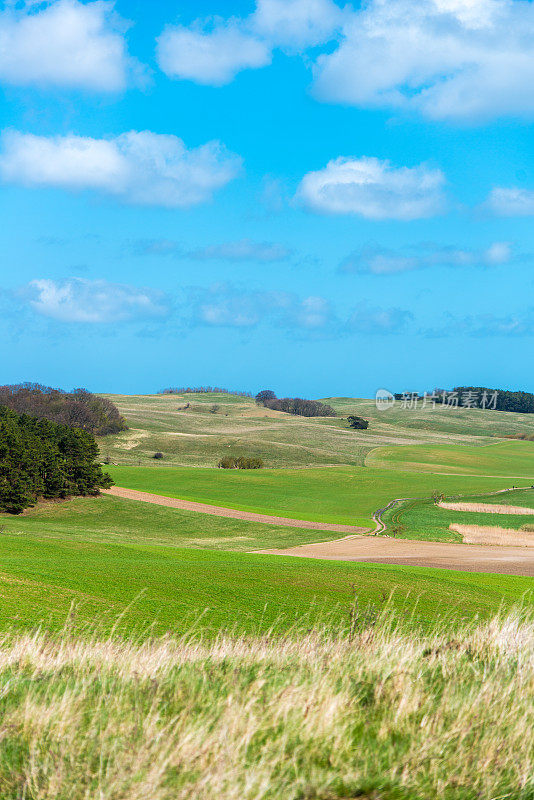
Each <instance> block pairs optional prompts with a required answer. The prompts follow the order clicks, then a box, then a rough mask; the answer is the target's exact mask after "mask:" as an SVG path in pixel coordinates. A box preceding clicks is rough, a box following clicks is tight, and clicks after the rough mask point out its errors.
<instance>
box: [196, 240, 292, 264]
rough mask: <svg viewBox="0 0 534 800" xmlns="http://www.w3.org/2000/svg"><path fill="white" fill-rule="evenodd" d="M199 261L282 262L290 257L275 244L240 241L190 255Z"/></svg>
mask: <svg viewBox="0 0 534 800" xmlns="http://www.w3.org/2000/svg"><path fill="white" fill-rule="evenodd" d="M190 255H192V256H193V257H194V258H198V259H200V260H208V259H220V260H221V261H263V262H271V261H283V260H284V259H286V258H288V257H289V256H290V255H291V251H290V250H288V248H287V247H284V245H282V244H278V243H277V242H254V241H252V240H251V239H241V240H240V241H237V242H223V243H222V244H212V245H209V246H208V247H203V248H202V249H200V250H194V251H192V252H191V254H190Z"/></svg>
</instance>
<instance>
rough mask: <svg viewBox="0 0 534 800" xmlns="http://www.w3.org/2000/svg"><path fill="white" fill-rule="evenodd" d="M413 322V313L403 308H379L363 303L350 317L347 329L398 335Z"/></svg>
mask: <svg viewBox="0 0 534 800" xmlns="http://www.w3.org/2000/svg"><path fill="white" fill-rule="evenodd" d="M412 320H413V314H412V313H411V311H407V310H405V309H402V308H396V307H392V308H377V307H375V306H371V305H369V304H368V303H367V302H362V303H360V304H359V305H357V306H356V307H355V308H354V309H353V311H352V313H351V314H350V316H349V319H348V321H347V327H348V328H349V329H350V330H351V331H357V332H358V333H396V332H399V331H402V330H404V329H405V328H406V327H407V325H408V323H409V322H411V321H412Z"/></svg>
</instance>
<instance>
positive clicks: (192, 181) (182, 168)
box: [0, 131, 241, 208]
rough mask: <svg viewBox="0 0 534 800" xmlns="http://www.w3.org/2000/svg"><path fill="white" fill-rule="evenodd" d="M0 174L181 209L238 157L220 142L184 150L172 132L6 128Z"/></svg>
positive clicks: (227, 177)
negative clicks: (48, 132)
mask: <svg viewBox="0 0 534 800" xmlns="http://www.w3.org/2000/svg"><path fill="white" fill-rule="evenodd" d="M1 144H2V147H1V151H0V175H1V177H2V179H3V180H4V181H6V182H11V183H21V184H23V185H26V186H55V187H61V188H65V189H71V190H82V189H93V190H98V191H102V192H104V193H106V194H111V195H115V196H117V197H119V198H121V199H122V200H124V201H125V202H129V203H138V204H146V205H161V206H167V207H169V208H185V207H188V206H192V205H196V204H198V203H202V202H205V201H207V200H209V199H210V198H211V196H212V194H213V192H214V191H215V190H216V189H219V188H221V187H223V186H225V185H226V184H227V183H228V182H229V181H231V180H232V179H233V178H235V177H236V175H237V174H238V173H239V171H240V168H241V159H240V158H239V157H238V156H235V155H233V154H231V153H229V152H228V151H227V150H226V149H225V148H224V147H223V145H221V144H220V143H219V142H208V143H207V144H205V145H202V146H200V147H197V148H193V149H191V150H188V149H187V148H186V146H185V145H184V143H183V141H182V140H181V139H179V138H178V137H177V136H171V135H162V134H156V133H151V132H150V131H140V132H137V131H130V132H129V133H124V134H121V135H120V136H117V137H115V138H110V139H91V138H88V137H83V136H74V135H68V136H56V137H52V138H47V137H44V136H34V135H32V134H23V133H19V132H18V131H5V132H4V133H3V135H2V141H1Z"/></svg>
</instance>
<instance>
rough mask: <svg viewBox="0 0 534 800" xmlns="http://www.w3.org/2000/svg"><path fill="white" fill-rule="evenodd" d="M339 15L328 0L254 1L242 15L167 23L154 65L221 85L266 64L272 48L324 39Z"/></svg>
mask: <svg viewBox="0 0 534 800" xmlns="http://www.w3.org/2000/svg"><path fill="white" fill-rule="evenodd" d="M342 18H343V14H342V12H341V10H340V8H339V7H338V6H337V5H336V4H335V3H333V2H332V0H257V4H256V9H255V11H254V12H253V13H252V14H251V15H249V16H248V17H245V18H238V17H231V18H230V19H222V18H220V17H209V18H207V19H198V20H195V21H194V22H193V24H192V25H191V26H184V25H168V26H167V27H166V28H165V29H164V31H163V33H162V34H161V36H160V37H159V39H158V44H157V58H158V63H159V66H160V68H161V69H162V70H163V72H165V73H166V74H167V75H169V76H170V77H173V78H180V79H182V80H192V81H195V82H196V83H200V84H205V85H209V86H223V85H225V84H227V83H230V81H232V80H233V79H234V78H235V76H236V75H237V73H238V72H241V71H242V70H244V69H257V68H259V67H265V66H267V65H268V64H270V63H271V60H272V53H273V50H274V49H275V48H282V49H285V50H289V51H293V52H301V51H303V50H305V49H306V48H309V47H313V46H315V45H317V44H321V43H322V42H325V41H329V40H330V39H331V38H332V36H333V34H334V31H335V30H336V29H337V28H339V27H340V25H341V21H342Z"/></svg>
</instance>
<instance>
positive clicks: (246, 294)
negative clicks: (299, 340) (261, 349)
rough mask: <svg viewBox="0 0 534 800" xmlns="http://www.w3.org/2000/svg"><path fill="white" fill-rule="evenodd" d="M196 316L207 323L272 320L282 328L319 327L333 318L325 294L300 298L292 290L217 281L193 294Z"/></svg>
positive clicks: (242, 324) (237, 325) (240, 324)
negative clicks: (249, 287) (250, 287)
mask: <svg viewBox="0 0 534 800" xmlns="http://www.w3.org/2000/svg"><path fill="white" fill-rule="evenodd" d="M189 307H190V309H191V310H192V314H193V319H194V320H196V321H197V322H200V323H202V324H205V325H211V326H217V327H232V328H252V327H255V326H257V325H260V324H261V323H270V324H271V325H276V326H277V327H279V328H302V329H307V330H318V329H321V328H324V327H325V326H326V324H327V323H328V322H329V321H330V320H332V319H333V312H332V310H331V307H330V303H329V302H328V301H327V300H326V299H325V298H324V297H315V296H309V297H304V298H301V297H298V296H297V295H295V294H292V293H290V292H265V291H250V290H247V289H238V288H236V287H234V286H231V285H229V284H215V285H213V286H212V287H210V288H209V289H196V290H194V291H193V292H192V293H191V297H190V299H189Z"/></svg>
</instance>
